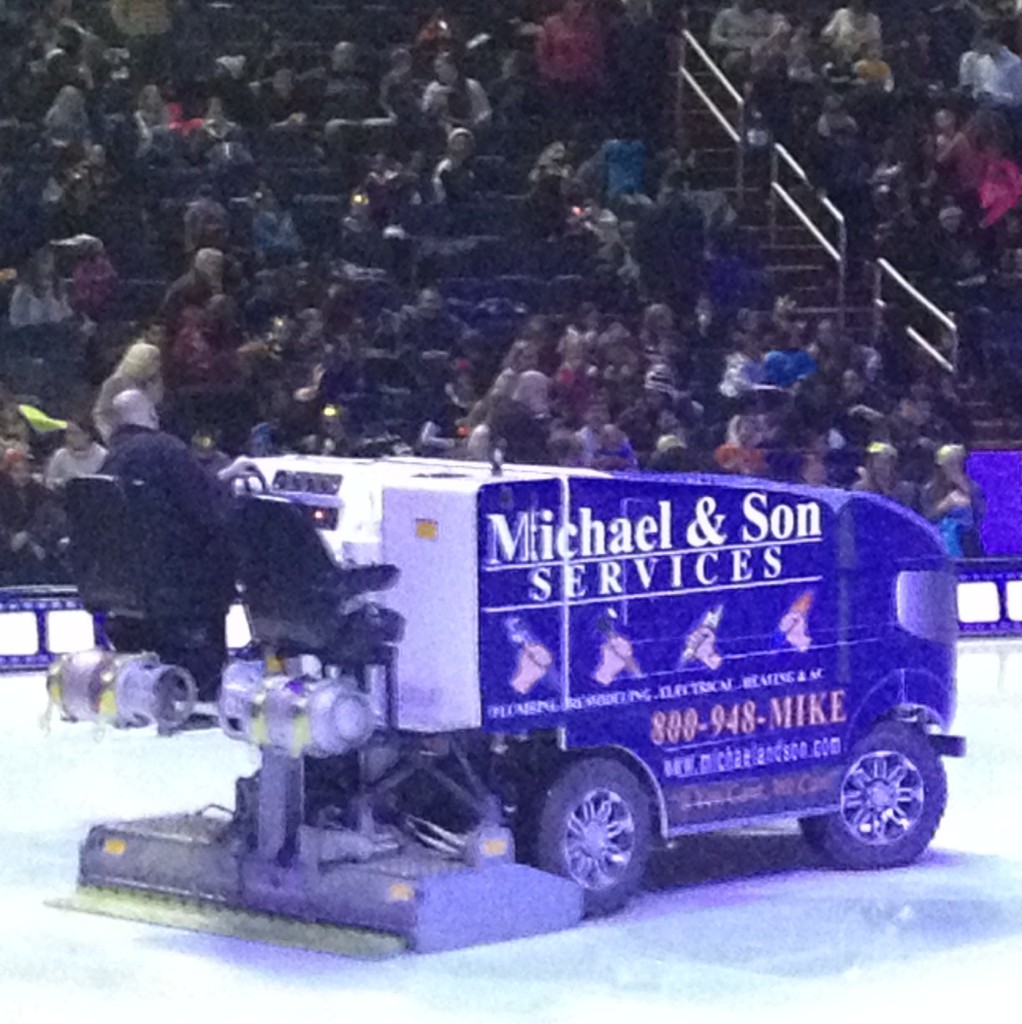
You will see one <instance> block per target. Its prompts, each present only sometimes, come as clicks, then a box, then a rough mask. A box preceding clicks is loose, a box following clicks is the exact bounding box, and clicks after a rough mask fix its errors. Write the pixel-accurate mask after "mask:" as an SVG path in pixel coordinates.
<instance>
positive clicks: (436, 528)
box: [415, 519, 440, 540]
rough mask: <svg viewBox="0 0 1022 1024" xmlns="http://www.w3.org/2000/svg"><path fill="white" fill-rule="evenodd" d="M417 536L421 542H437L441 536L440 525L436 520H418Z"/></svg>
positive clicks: (416, 521)
mask: <svg viewBox="0 0 1022 1024" xmlns="http://www.w3.org/2000/svg"><path fill="white" fill-rule="evenodd" d="M415 536H416V537H418V538H419V540H436V539H437V537H439V536H440V524H439V523H438V522H437V521H436V520H435V519H416V520H415Z"/></svg>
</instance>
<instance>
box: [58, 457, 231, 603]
mask: <svg viewBox="0 0 1022 1024" xmlns="http://www.w3.org/2000/svg"><path fill="white" fill-rule="evenodd" d="M67 513H68V519H69V529H70V534H69V535H70V541H71V544H70V549H69V555H70V559H71V567H72V572H73V575H74V581H75V585H76V586H77V588H78V593H79V595H80V597H81V599H82V603H83V604H84V605H85V607H86V609H88V610H89V611H90V612H93V613H94V614H95V613H104V614H107V615H114V616H119V617H122V618H130V619H144V620H150V621H155V620H164V621H165V620H174V619H188V618H189V617H190V616H192V615H193V614H194V609H195V606H196V604H197V603H199V602H201V599H202V597H203V594H202V593H200V590H201V588H202V587H203V586H205V585H206V584H207V583H209V585H211V586H213V585H215V583H214V581H212V580H208V579H207V578H205V577H207V576H208V574H205V573H203V572H201V571H196V569H197V567H196V565H195V564H194V562H193V561H191V560H186V559H185V558H183V557H182V556H181V546H180V544H179V543H178V538H176V537H175V536H174V535H173V530H172V528H171V524H169V523H167V522H166V518H167V517H166V516H165V515H164V513H163V507H162V505H161V503H160V501H159V500H158V497H157V496H156V495H155V494H154V493H153V492H152V491H151V489H150V488H147V487H145V486H144V485H143V484H141V483H133V484H129V485H125V484H124V483H123V482H122V481H120V480H118V479H115V478H113V477H108V476H91V477H82V478H80V479H77V480H72V481H70V482H69V483H68V486H67Z"/></svg>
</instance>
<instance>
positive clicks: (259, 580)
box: [230, 495, 337, 654]
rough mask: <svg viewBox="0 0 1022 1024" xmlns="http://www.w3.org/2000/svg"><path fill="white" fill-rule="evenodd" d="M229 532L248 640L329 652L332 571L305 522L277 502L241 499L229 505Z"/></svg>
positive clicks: (298, 512) (334, 621)
mask: <svg viewBox="0 0 1022 1024" xmlns="http://www.w3.org/2000/svg"><path fill="white" fill-rule="evenodd" d="M230 532H231V539H232V543H233V544H234V546H235V561H236V564H237V568H238V579H239V582H240V583H241V588H242V600H243V601H244V604H245V607H246V608H247V609H248V613H249V618H250V620H251V626H252V632H253V636H254V638H255V639H256V640H258V641H260V642H262V643H266V644H271V645H274V646H277V647H280V648H281V649H290V650H298V649H300V650H302V651H305V652H308V653H313V654H314V653H316V652H317V651H320V650H324V649H326V648H327V647H329V645H330V640H331V634H332V633H333V632H334V631H335V630H336V624H337V601H336V599H335V597H334V596H333V594H332V592H331V582H332V579H333V573H334V568H335V567H334V564H333V561H332V559H331V558H330V555H329V554H328V553H327V550H326V547H325V546H324V544H323V541H322V539H321V538H320V536H319V534H318V532H317V530H316V527H315V526H314V525H313V523H312V522H311V520H310V519H309V518H308V516H307V515H305V514H304V513H303V512H302V510H301V509H300V508H299V507H298V506H296V505H293V504H291V503H290V502H287V501H284V500H283V499H281V498H269V497H257V496H254V495H252V496H245V497H242V498H239V499H238V500H237V502H236V503H235V507H234V510H233V513H232V519H231V531H230Z"/></svg>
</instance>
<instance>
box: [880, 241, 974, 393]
mask: <svg viewBox="0 0 1022 1024" xmlns="http://www.w3.org/2000/svg"><path fill="white" fill-rule="evenodd" d="M874 275H875V276H874V279H873V310H874V317H873V344H874V345H876V344H877V343H878V342H879V340H880V333H881V331H882V329H883V313H884V310H885V309H886V308H887V302H886V301H885V299H884V280H885V278H889V279H890V280H891V281H893V282H894V284H896V285H897V286H898V287H899V288H900V289H901V291H903V292H904V293H905V294H907V295H908V296H909V298H911V299H912V300H913V302H915V303H916V305H918V306H920V307H922V309H923V310H924V311H925V312H926V313H928V314H929V315H930V316H932V317H933V318H934V319H935V320H936V321H937V323H938V324H940V326H941V327H942V328H943V329H944V330H945V331H946V332H947V335H948V339H949V341H950V344H949V346H948V348H949V349H950V351H949V352H948V353H947V354H946V355H945V354H944V353H943V352H941V350H940V349H939V348H938V347H937V346H936V345H934V344H933V342H931V341H930V340H929V339H927V338H926V337H925V335H923V333H922V332H921V331H919V330H918V329H917V328H915V327H913V326H912V325H911V324H910V325H908V326H907V327H906V328H905V334H906V336H907V337H909V338H910V339H911V340H912V341H914V342H915V343H916V344H917V345H918V346H919V347H920V348H921V349H922V350H923V351H924V352H925V353H926V354H927V355H928V356H929V357H930V358H931V359H933V360H934V362H936V363H937V364H938V365H939V366H941V367H942V368H943V369H945V370H947V372H948V373H954V372H955V371H956V370H957V369H958V346H959V340H960V339H959V333H958V324H957V323H955V318H954V316H952V315H951V314H950V313H946V312H944V310H942V309H941V308H940V307H939V306H937V305H936V304H934V303H933V302H932V301H931V300H930V299H928V298H927V297H926V296H925V295H924V294H923V293H922V292H921V291H920V290H919V289H918V288H916V286H915V285H914V284H912V282H911V281H909V279H908V278H907V277H905V275H904V274H902V273H901V271H899V270H898V269H897V268H895V267H894V266H893V264H892V263H891V262H890V260H886V259H883V258H882V257H881V258H880V259H878V260H877V261H876V264H875V270H874Z"/></svg>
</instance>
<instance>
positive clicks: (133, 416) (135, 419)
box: [113, 389, 160, 430]
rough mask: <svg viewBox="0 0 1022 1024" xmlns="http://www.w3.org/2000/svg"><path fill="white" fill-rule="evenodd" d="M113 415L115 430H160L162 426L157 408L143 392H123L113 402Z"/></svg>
mask: <svg viewBox="0 0 1022 1024" xmlns="http://www.w3.org/2000/svg"><path fill="white" fill-rule="evenodd" d="M113 413H114V414H113V423H114V429H115V430H117V429H120V428H121V427H143V428H144V429H146V430H158V429H159V426H160V420H159V417H158V416H157V415H156V406H155V405H153V403H152V400H151V399H150V398H149V396H148V395H146V394H145V392H143V391H137V390H134V389H133V390H131V391H122V392H121V393H120V394H119V395H118V396H117V397H116V398H115V399H114V401H113Z"/></svg>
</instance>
